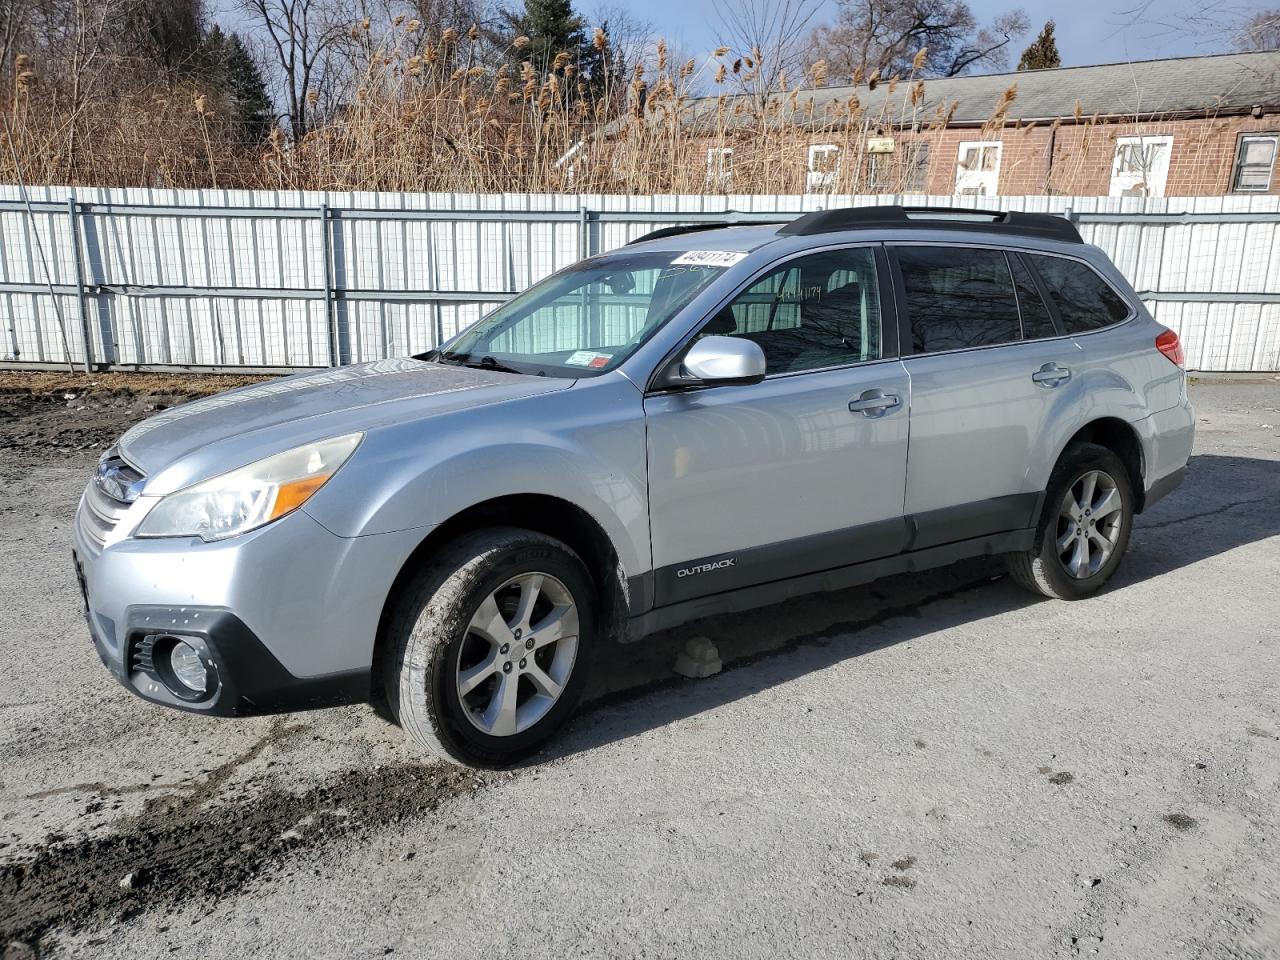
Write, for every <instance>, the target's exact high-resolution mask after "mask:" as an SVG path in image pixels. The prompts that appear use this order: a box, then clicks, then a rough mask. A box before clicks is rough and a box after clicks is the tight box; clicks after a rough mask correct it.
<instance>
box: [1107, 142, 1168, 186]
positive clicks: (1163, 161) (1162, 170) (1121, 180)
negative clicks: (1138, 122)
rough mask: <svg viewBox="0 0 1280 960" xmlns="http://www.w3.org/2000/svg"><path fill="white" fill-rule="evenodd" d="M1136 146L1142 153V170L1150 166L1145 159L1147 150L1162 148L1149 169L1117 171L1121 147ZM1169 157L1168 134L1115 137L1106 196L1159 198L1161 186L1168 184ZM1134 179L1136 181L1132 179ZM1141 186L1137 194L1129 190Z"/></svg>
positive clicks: (1147, 159)
mask: <svg viewBox="0 0 1280 960" xmlns="http://www.w3.org/2000/svg"><path fill="white" fill-rule="evenodd" d="M1134 146H1136V147H1138V148H1140V149H1141V151H1142V162H1143V165H1144V167H1145V166H1146V165H1147V164H1148V163H1150V160H1149V158H1148V152H1147V151H1148V149H1149V148H1150V147H1153V146H1163V147H1164V149H1163V150H1162V151H1160V155H1159V156H1158V157H1157V158H1156V162H1155V163H1154V164H1151V166H1150V168H1149V169H1144V170H1143V171H1142V172H1141V173H1140V174H1134V173H1123V172H1121V170H1120V157H1121V153H1122V151H1123V149H1124V148H1125V147H1134ZM1172 155H1173V136H1172V135H1171V134H1161V135H1159V136H1137V137H1116V149H1115V153H1113V154H1112V156H1111V187H1110V189H1109V190H1108V194H1109V195H1110V196H1113V197H1126V196H1144V197H1163V196H1164V191H1165V186H1166V185H1167V184H1168V182H1169V158H1170V157H1171V156H1172ZM1135 178H1137V179H1135ZM1138 186H1141V187H1142V191H1143V192H1142V193H1141V194H1133V193H1130V192H1129V191H1131V190H1133V189H1134V188H1135V187H1138Z"/></svg>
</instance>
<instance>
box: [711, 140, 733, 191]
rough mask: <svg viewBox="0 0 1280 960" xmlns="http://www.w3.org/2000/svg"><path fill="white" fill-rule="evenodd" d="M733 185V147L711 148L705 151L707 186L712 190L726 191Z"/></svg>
mask: <svg viewBox="0 0 1280 960" xmlns="http://www.w3.org/2000/svg"><path fill="white" fill-rule="evenodd" d="M732 185H733V147H711V148H709V149H708V150H707V186H708V187H709V188H711V189H712V190H728V189H729V187H730V186H732Z"/></svg>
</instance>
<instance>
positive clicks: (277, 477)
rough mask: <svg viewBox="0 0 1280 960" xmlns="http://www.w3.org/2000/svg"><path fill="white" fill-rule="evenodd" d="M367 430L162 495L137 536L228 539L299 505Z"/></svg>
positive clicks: (353, 447)
mask: <svg viewBox="0 0 1280 960" xmlns="http://www.w3.org/2000/svg"><path fill="white" fill-rule="evenodd" d="M363 438H364V434H363V433H352V434H349V435H347V436H345V437H335V438H334V439H332V440H321V441H319V442H318V443H309V444H307V445H306V446H303V447H295V448H294V449H293V450H286V451H285V452H284V453H278V454H276V455H275V456H273V457H267V458H266V459H265V460H259V461H258V462H257V463H251V464H249V466H247V467H241V468H240V469H239V470H232V471H231V472H230V473H224V474H223V475H222V476H220V477H214V478H213V479H212V480H204V481H202V482H200V483H197V484H195V485H194V486H190V487H187V488H186V489H185V490H177V491H175V492H173V493H171V494H169V495H168V496H166V497H163V498H161V500H160V502H159V503H157V504H156V505H155V506H154V507H153V508H152V509H151V511H150V512H149V513H148V514H147V515H146V517H144V518H143V520H142V523H141V524H140V525H139V526H138V530H137V532H136V533H135V534H134V536H138V537H200V538H201V539H202V540H225V539H226V538H227V537H234V536H236V535H238V534H241V533H246V532H248V531H249V530H253V529H256V528H257V527H261V526H262V525H264V524H267V523H270V522H271V521H272V520H276V519H279V518H280V517H283V516H284V515H285V514H286V513H289V512H291V511H293V510H296V509H298V507H300V506H302V505H303V504H304V503H306V502H307V500H308V499H310V497H311V495H312V494H313V493H315V492H316V491H317V490H319V489H320V488H321V487H322V486H324V484H325V482H326V481H327V480H328V479H329V478H330V477H332V476H333V475H334V474H335V473H337V472H338V468H339V467H341V466H342V465H343V464H344V463H346V462H347V458H348V457H350V456H351V454H352V453H354V452H355V449H356V447H357V446H359V445H360V441H361V440H362V439H363Z"/></svg>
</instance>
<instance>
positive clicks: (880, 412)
mask: <svg viewBox="0 0 1280 960" xmlns="http://www.w3.org/2000/svg"><path fill="white" fill-rule="evenodd" d="M900 406H902V398H901V397H899V396H898V395H897V394H896V393H885V392H884V391H883V390H867V391H866V392H865V393H863V394H862V396H860V397H858V399H856V400H850V401H849V412H850V413H860V414H862V415H863V416H864V417H883V416H885V415H886V414H888V413H892V412H893V411H894V410H897V409H898V407H900Z"/></svg>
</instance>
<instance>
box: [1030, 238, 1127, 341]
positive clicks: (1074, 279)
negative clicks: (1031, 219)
mask: <svg viewBox="0 0 1280 960" xmlns="http://www.w3.org/2000/svg"><path fill="white" fill-rule="evenodd" d="M1031 260H1032V262H1033V263H1034V264H1035V267H1036V270H1038V271H1039V272H1040V276H1041V278H1042V279H1043V280H1044V283H1045V286H1046V287H1048V288H1049V296H1051V297H1052V298H1053V302H1054V304H1056V305H1057V307H1058V313H1059V315H1061V317H1062V325H1063V327H1064V328H1065V329H1066V331H1067V333H1088V332H1089V331H1090V330H1101V329H1102V328H1103V327H1109V326H1111V325H1112V324H1113V323H1119V322H1120V321H1121V320H1123V319H1125V318H1126V317H1127V316H1129V305H1128V304H1127V303H1125V302H1124V300H1122V299H1121V298H1120V295H1119V294H1118V293H1116V292H1115V291H1114V290H1112V289H1111V287H1110V285H1109V284H1108V283H1107V282H1106V281H1105V280H1103V279H1102V278H1101V277H1100V276H1098V274H1097V273H1095V272H1094V270H1093V268H1092V267H1090V266H1088V265H1086V264H1083V263H1081V262H1079V261H1078V260H1067V259H1065V258H1063V257H1041V256H1036V255H1034V254H1033V255H1031Z"/></svg>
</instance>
